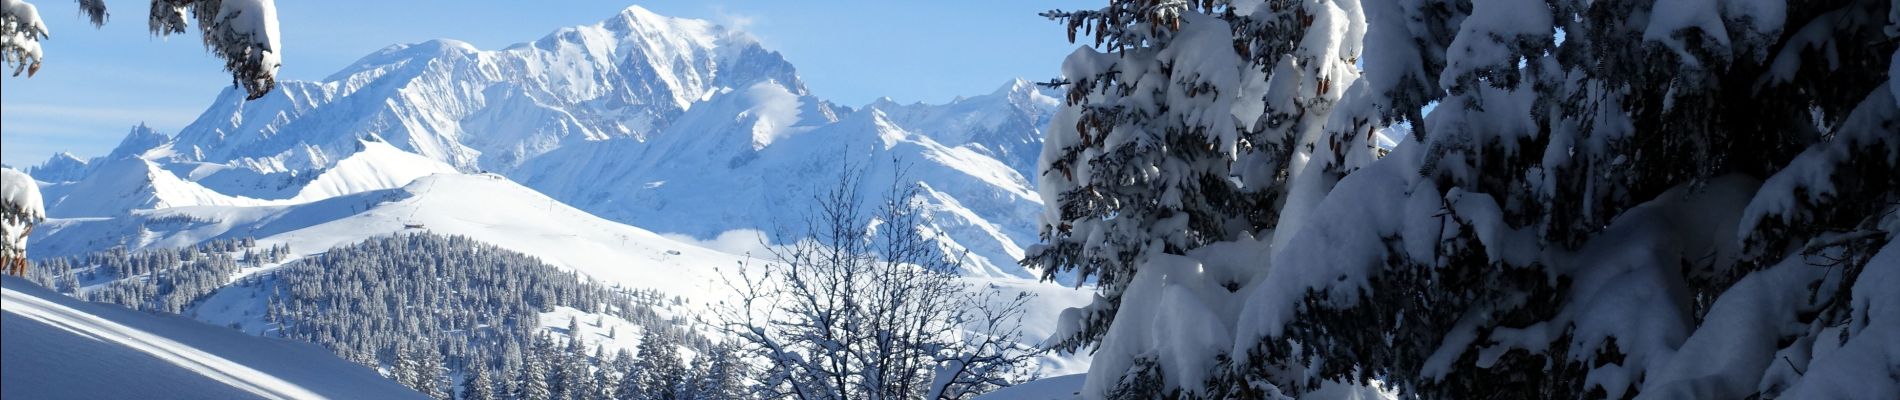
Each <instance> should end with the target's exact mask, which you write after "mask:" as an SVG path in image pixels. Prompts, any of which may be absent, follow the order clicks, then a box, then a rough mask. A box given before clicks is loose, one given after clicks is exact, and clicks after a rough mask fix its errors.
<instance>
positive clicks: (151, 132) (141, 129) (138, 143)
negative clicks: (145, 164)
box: [107, 122, 172, 158]
mask: <svg viewBox="0 0 1900 400" xmlns="http://www.w3.org/2000/svg"><path fill="white" fill-rule="evenodd" d="M171 140H172V138H171V137H170V136H166V135H165V134H163V133H159V132H158V131H157V130H155V129H152V127H149V126H145V123H144V122H140V123H139V124H138V125H136V126H133V127H132V131H131V132H128V133H126V134H125V139H123V140H120V141H119V147H116V148H113V149H112V155H110V156H107V157H109V158H121V157H136V156H139V155H141V154H145V152H146V151H150V150H152V149H156V148H158V147H159V146H163V145H165V143H168V142H171Z"/></svg>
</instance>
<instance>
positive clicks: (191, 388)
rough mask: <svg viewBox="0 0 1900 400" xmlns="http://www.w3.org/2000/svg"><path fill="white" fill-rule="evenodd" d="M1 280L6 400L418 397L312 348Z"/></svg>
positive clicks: (1, 386) (11, 279)
mask: <svg viewBox="0 0 1900 400" xmlns="http://www.w3.org/2000/svg"><path fill="white" fill-rule="evenodd" d="M0 280H3V281H4V286H5V288H4V289H0V292H4V297H5V301H0V311H3V312H0V319H4V320H5V321H6V322H5V323H4V324H0V327H4V329H0V331H4V334H0V338H4V339H5V347H6V352H3V353H0V359H4V360H5V364H6V365H7V366H8V368H7V373H6V374H4V375H0V378H4V379H3V380H0V383H4V384H0V396H4V397H6V398H21V399H27V398H35V399H40V398H99V399H111V398H118V399H131V398H138V399H213V398H216V399H243V398H270V399H293V398H294V399H305V398H338V399H346V398H349V399H370V398H375V399H421V398H424V397H423V396H422V394H420V393H416V392H414V391H410V390H409V389H407V388H404V387H402V386H401V385H397V384H396V383H395V382H392V381H389V380H386V379H383V378H382V377H381V376H378V375H377V374H376V371H374V370H371V369H369V368H365V367H363V366H360V365H356V364H351V363H349V362H347V361H343V360H342V359H338V358H337V357H336V356H334V355H332V354H330V352H328V351H325V350H324V349H323V348H321V347H317V346H315V345H311V344H308V343H298V342H292V341H286V340H280V339H265V338H258V337H251V336H247V335H244V334H243V333H239V332H237V331H234V330H230V329H225V328H221V327H216V326H211V325H206V324H202V323H198V322H196V321H192V320H188V319H185V318H180V317H175V316H161V315H154V314H148V313H144V312H139V311H134V310H129V309H125V308H122V307H118V306H111V305H103V304H96V303H87V302H83V301H79V300H75V299H72V298H68V297H66V296H64V295H61V294H59V293H55V292H53V291H50V290H47V289H45V288H41V287H39V286H36V285H34V284H32V283H31V282H27V281H25V280H21V279H19V278H16V277H12V276H7V277H3V278H0Z"/></svg>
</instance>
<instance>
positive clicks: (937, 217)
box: [33, 7, 1056, 277]
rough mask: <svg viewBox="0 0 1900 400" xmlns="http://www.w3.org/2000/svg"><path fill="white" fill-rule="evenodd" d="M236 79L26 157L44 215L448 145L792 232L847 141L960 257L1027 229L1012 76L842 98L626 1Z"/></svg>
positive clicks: (618, 210) (612, 214)
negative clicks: (571, 20)
mask: <svg viewBox="0 0 1900 400" xmlns="http://www.w3.org/2000/svg"><path fill="white" fill-rule="evenodd" d="M244 95H245V93H244V92H242V91H240V90H236V89H232V90H229V91H227V92H225V93H224V94H223V95H222V96H221V97H220V98H219V99H218V100H217V101H216V102H215V103H214V105H213V106H212V107H211V108H210V109H208V110H206V111H205V112H204V114H202V115H201V116H200V117H199V118H198V119H197V121H195V122H193V123H191V124H190V125H189V126H186V127H185V128H184V129H183V130H181V131H179V133H178V134H177V135H176V136H175V137H170V138H167V137H165V136H164V135H163V134H159V133H157V132H155V131H153V130H151V129H149V128H145V127H143V126H141V127H138V128H135V129H134V130H133V132H132V133H131V134H130V135H128V137H127V138H126V140H125V141H124V142H123V143H122V144H121V145H120V147H119V148H118V149H116V150H114V151H113V153H112V154H111V155H108V156H105V157H100V158H98V159H94V160H76V159H70V158H72V157H62V156H55V157H54V158H53V159H51V160H49V161H48V162H47V163H46V164H45V165H44V166H42V167H41V168H37V169H34V170H33V171H35V172H36V173H39V175H35V177H36V178H37V179H39V180H42V181H45V182H48V184H46V185H44V186H46V191H47V192H48V193H49V197H48V198H49V200H48V203H49V206H50V209H51V215H52V216H54V217H109V216H115V215H123V214H126V213H128V212H131V211H133V210H145V209H155V208H164V207H179V206H195V205H233V206H256V205H270V204H287V203H291V202H307V201H313V200H319V199H322V198H325V197H328V196H336V195H341V194H347V193H352V192H358V191H362V190H372V189H383V188H391V187H395V186H398V185H400V184H402V183H406V182H407V180H408V179H413V178H414V177H416V176H420V175H419V174H426V173H434V172H441V171H443V170H445V169H444V168H442V167H441V166H448V167H450V168H452V169H455V170H460V171H464V172H477V171H485V172H495V173H499V174H501V175H503V176H506V177H508V178H510V179H513V180H516V181H518V182H521V183H522V184H523V185H525V186H528V187H530V188H534V189H536V190H540V191H542V192H544V193H547V194H548V195H550V196H553V197H554V198H555V199H557V200H559V201H562V202H565V203H568V204H572V205H574V206H575V207H578V208H580V209H582V210H586V211H588V212H591V213H594V214H597V215H600V216H602V217H606V218H608V219H611V220H614V221H618V222H622V223H627V224H631V225H635V226H640V227H643V228H647V229H651V230H653V231H657V232H664V233H677V234H684V235H689V236H693V237H696V238H699V239H712V238H715V237H718V236H719V235H721V234H723V233H726V232H729V231H735V230H753V231H767V232H773V231H781V230H782V231H789V232H801V231H802V226H800V225H799V221H801V218H798V217H797V215H798V214H797V213H798V212H801V211H802V210H807V209H811V208H812V207H810V206H811V204H812V203H811V200H813V197H812V196H811V195H810V193H813V192H814V190H816V189H821V188H825V187H827V185H829V184H830V183H831V182H833V181H835V180H836V178H837V177H838V173H839V171H841V168H842V167H843V166H844V164H845V162H844V161H843V160H850V163H852V164H857V166H858V167H862V168H863V169H867V171H866V172H867V173H868V174H869V176H867V178H866V179H865V181H866V182H871V183H875V184H877V185H874V186H881V185H885V184H888V183H891V182H893V181H892V179H895V178H894V172H895V171H896V170H899V169H901V170H903V171H904V172H905V174H904V176H905V179H906V181H909V182H920V183H922V184H923V185H925V186H926V187H927V189H926V191H925V192H926V194H927V196H926V197H925V198H923V199H920V200H922V201H923V202H924V203H925V207H926V208H927V209H928V211H927V214H928V215H927V217H928V218H927V220H928V221H929V223H928V224H927V226H921V227H918V228H919V229H924V230H927V231H931V232H935V233H942V234H943V235H941V236H937V238H938V239H937V240H939V242H940V244H941V245H942V247H944V248H945V249H948V250H951V251H952V252H953V253H955V252H963V251H968V254H969V256H970V258H969V262H968V263H967V265H968V266H969V268H968V272H969V273H970V274H972V275H979V276H1015V277H1027V276H1030V275H1031V274H1033V272H1032V271H1025V270H1023V269H1022V268H1021V267H1019V266H1017V265H1016V260H1018V259H1019V258H1020V257H1021V256H1022V248H1023V246H1024V245H1026V244H1027V243H1030V242H1033V241H1034V240H1035V239H1036V238H1035V231H1034V226H1035V224H1034V220H1033V218H1034V215H1036V214H1035V213H1036V212H1037V210H1039V207H1040V205H1039V201H1040V200H1039V199H1038V198H1037V196H1036V195H1035V192H1034V190H1033V188H1032V186H1031V185H1032V182H1033V181H1034V180H1033V179H1032V178H1033V177H1031V176H1028V175H1026V174H1027V173H1029V172H1030V171H1033V169H1034V166H1033V164H1034V161H1035V157H1036V155H1037V154H1039V149H1040V146H1041V136H1042V134H1041V131H1040V127H1042V126H1044V125H1046V124H1047V122H1048V119H1049V116H1050V115H1051V114H1052V112H1053V109H1054V107H1055V105H1056V100H1055V98H1054V97H1051V96H1050V95H1049V93H1047V92H1045V91H1043V90H1041V89H1038V88H1037V87H1035V86H1034V85H1032V84H1029V83H1028V82H1026V81H1022V80H1016V81H1013V82H1009V83H1006V84H1005V85H1003V86H1002V87H1001V88H999V89H997V90H995V91H994V92H992V93H989V94H985V95H980V96H973V97H967V98H959V99H957V100H956V101H953V102H951V103H949V104H941V105H933V104H922V103H918V104H909V105H900V104H896V103H892V102H889V101H887V100H886V101H878V102H874V103H872V104H870V105H867V106H865V107H861V108H856V109H854V108H851V107H844V106H840V105H836V104H833V103H831V102H828V101H825V100H823V99H820V98H818V97H816V96H814V95H813V94H811V93H810V92H809V91H808V90H806V88H805V86H804V84H803V83H802V82H801V81H800V80H799V78H798V76H797V73H796V70H795V69H794V68H793V66H792V65H791V64H790V63H788V62H786V61H785V59H784V58H783V57H781V56H780V55H779V54H778V53H776V52H773V51H770V50H768V49H765V48H763V47H761V46H760V45H759V44H758V42H757V41H756V40H754V39H753V38H751V37H750V36H748V35H747V34H745V33H744V32H740V31H736V30H731V29H727V28H724V27H721V26H718V25H715V24H712V23H709V22H706V21H699V20H689V19H679V18H669V17H664V16H659V15H656V14H653V13H652V12H649V11H647V10H645V9H641V8H639V7H630V8H628V9H626V10H625V11H623V12H621V13H619V14H618V15H615V16H613V17H612V18H608V19H606V20H604V21H601V22H599V23H596V24H592V25H585V26H578V27H570V28H562V29H559V30H556V31H555V32H553V33H551V34H549V35H548V36H546V37H543V38H541V39H540V40H536V41H533V42H528V43H521V44H517V45H514V46H510V47H508V48H506V49H501V50H478V49H475V48H474V47H472V46H470V45H468V44H466V43H461V42H456V41H452V40H435V41H429V42H423V43H416V44H408V45H397V46H391V47H389V48H386V49H383V50H381V51H378V52H376V53H374V54H370V55H368V56H366V57H364V58H362V59H361V60H359V61H357V62H356V63H355V64H353V65H351V66H350V67H348V68H345V69H344V70H342V71H339V72H337V73H336V74H334V75H331V76H330V77H328V78H326V79H325V80H323V81H320V82H302V81H285V82H281V83H280V85H279V88H278V89H277V90H276V91H273V92H271V93H270V94H269V95H267V96H265V97H264V98H262V99H258V100H255V101H248V102H246V101H243V98H244ZM364 143H384V144H386V146H372V147H373V148H372V150H369V151H366V150H364V148H365V145H364ZM384 148H387V149H394V150H398V151H401V152H406V153H411V154H414V155H417V156H419V157H417V158H420V159H421V160H427V161H430V162H429V163H425V162H421V161H418V160H402V161H398V162H396V164H401V165H388V166H368V164H369V163H368V162H366V161H368V160H365V159H366V158H374V159H376V160H383V159H389V158H400V157H385V156H382V155H374V156H365V155H364V154H366V153H387V152H384V151H381V149H384ZM351 171H354V172H351ZM869 192H871V191H870V190H868V189H867V195H869V194H872V193H869ZM867 198H874V197H869V196H867Z"/></svg>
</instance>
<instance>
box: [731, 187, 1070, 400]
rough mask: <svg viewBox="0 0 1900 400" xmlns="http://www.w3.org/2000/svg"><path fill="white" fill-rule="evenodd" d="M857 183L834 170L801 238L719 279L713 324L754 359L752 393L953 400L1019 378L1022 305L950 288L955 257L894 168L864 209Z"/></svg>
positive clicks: (1019, 300) (962, 286) (1024, 353)
mask: <svg viewBox="0 0 1900 400" xmlns="http://www.w3.org/2000/svg"><path fill="white" fill-rule="evenodd" d="M863 175H864V174H863V170H861V169H857V168H851V167H849V166H847V167H846V168H844V172H843V173H841V174H840V177H839V180H838V184H837V185H836V186H835V187H833V188H831V189H830V190H829V191H826V192H825V193H822V194H821V195H819V200H820V201H819V204H820V205H819V207H818V209H816V210H813V214H812V215H809V216H808V217H807V221H806V222H807V224H806V227H807V229H806V232H805V235H802V236H799V237H797V238H796V239H794V240H791V241H789V242H787V241H781V243H782V245H781V246H775V247H774V246H768V248H770V249H772V250H771V254H769V259H767V260H765V262H763V263H762V265H760V266H749V265H741V266H740V268H739V270H738V273H737V274H732V275H729V276H727V277H726V279H727V284H728V286H730V287H732V288H733V290H735V291H737V292H738V296H736V303H729V304H724V307H720V315H719V317H720V318H721V319H722V321H721V325H722V326H723V327H724V329H725V330H726V332H727V333H729V334H731V335H732V337H735V338H738V339H740V340H741V341H743V342H744V343H746V344H747V345H749V346H750V347H751V349H752V350H755V351H753V352H751V354H754V355H756V356H757V357H761V358H763V362H762V363H760V364H759V365H763V366H765V368H766V369H767V371H766V374H765V375H764V378H763V379H762V382H760V386H759V389H760V390H761V391H762V392H763V393H761V395H763V396H764V397H770V398H797V399H907V398H926V397H928V398H936V399H961V398H968V397H972V396H974V395H975V394H979V393H982V392H986V391H989V390H993V389H995V388H998V387H1002V386H1007V385H1008V384H1010V383H1011V379H1014V378H1016V377H1019V376H1021V375H1022V374H1023V370H1025V369H1026V366H1027V362H1028V361H1029V358H1030V357H1033V356H1034V351H1033V349H1031V348H1029V347H1028V346H1024V345H1022V344H1021V340H1020V339H1021V333H1020V330H1019V326H1020V323H1021V319H1022V313H1023V307H1024V305H1025V303H1026V302H1027V299H1028V297H1027V295H1026V294H1017V295H1014V297H1013V298H1009V297H1007V296H1005V295H1001V294H998V293H994V292H990V291H984V290H978V289H977V288H971V287H969V286H968V285H967V284H966V283H965V282H964V281H963V280H961V279H959V278H958V276H957V272H956V271H958V267H959V265H960V261H959V259H960V257H958V255H956V254H951V253H950V252H948V251H946V250H945V249H944V248H943V247H942V246H941V245H940V244H939V242H937V241H935V240H932V238H933V237H934V235H938V234H940V233H938V232H930V231H926V230H925V229H924V228H921V226H923V224H920V222H924V219H925V218H926V216H924V215H923V214H922V213H921V211H922V210H921V209H920V206H921V204H920V203H919V200H918V199H919V195H920V194H921V191H920V188H918V187H917V186H916V185H915V184H907V183H904V182H902V177H903V176H904V174H903V173H902V171H901V168H899V172H898V173H897V174H895V176H897V177H898V178H897V179H896V180H895V183H894V184H893V185H892V186H891V188H890V190H888V191H886V192H884V194H883V196H882V197H883V198H882V199H880V202H879V203H877V204H876V205H875V207H874V208H873V207H866V204H865V203H864V202H863V201H861V200H860V198H859V193H861V191H860V189H862V183H863V182H862V177H863ZM780 236H781V237H783V236H784V235H780Z"/></svg>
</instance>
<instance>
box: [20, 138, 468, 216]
mask: <svg viewBox="0 0 1900 400" xmlns="http://www.w3.org/2000/svg"><path fill="white" fill-rule="evenodd" d="M141 128H142V127H141ZM145 135H146V134H145V133H142V132H140V129H134V131H133V133H132V135H131V136H130V137H128V138H127V139H126V143H133V145H132V147H127V146H125V145H122V146H121V147H120V150H118V151H114V153H113V154H114V155H113V156H107V157H103V158H99V159H95V160H92V161H89V162H88V163H85V164H82V165H83V166H84V167H85V175H84V178H82V179H79V180H75V181H70V182H61V183H51V184H46V185H45V188H44V189H43V190H45V192H46V205H47V209H48V211H49V213H50V214H49V215H51V216H54V217H67V218H69V217H113V216H119V215H125V214H126V213H129V212H131V211H134V210H154V209H165V208H173V207H191V206H263V205H285V204H296V203H306V202H311V201H317V200H322V199H326V198H330V197H335V196H340V195H345V194H351V193H358V192H364V191H370V190H380V189H388V188H394V187H401V186H402V185H405V184H408V183H409V182H410V181H412V180H415V179H416V178H419V177H422V176H424V175H428V174H434V173H444V172H455V169H454V168H453V167H450V166H448V165H446V164H442V163H439V162H436V161H434V160H430V159H427V158H423V157H421V156H418V155H415V154H412V153H407V152H403V151H401V150H396V149H395V148H393V147H391V146H390V145H389V144H387V143H383V142H381V141H376V140H373V138H372V140H359V141H357V143H356V146H355V152H353V153H350V154H345V155H344V156H343V158H342V159H340V160H338V161H336V162H334V163H332V164H331V165H330V166H329V167H328V168H325V169H322V170H316V171H287V172H278V173H260V172H258V171H256V170H252V169H247V168H241V167H233V166H230V165H220V164H209V163H196V162H170V163H164V164H161V163H162V162H165V161H164V160H165V157H166V155H167V154H169V153H168V152H169V150H170V149H172V147H171V142H170V141H169V140H168V139H167V138H165V137H164V136H163V135H160V134H156V133H152V135H157V136H156V137H157V140H156V141H153V140H150V139H144V138H141V136H145ZM128 148H132V149H142V150H127V149H128ZM58 159H59V158H58V156H55V160H58ZM49 165H50V164H49ZM227 193H232V194H227Z"/></svg>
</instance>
